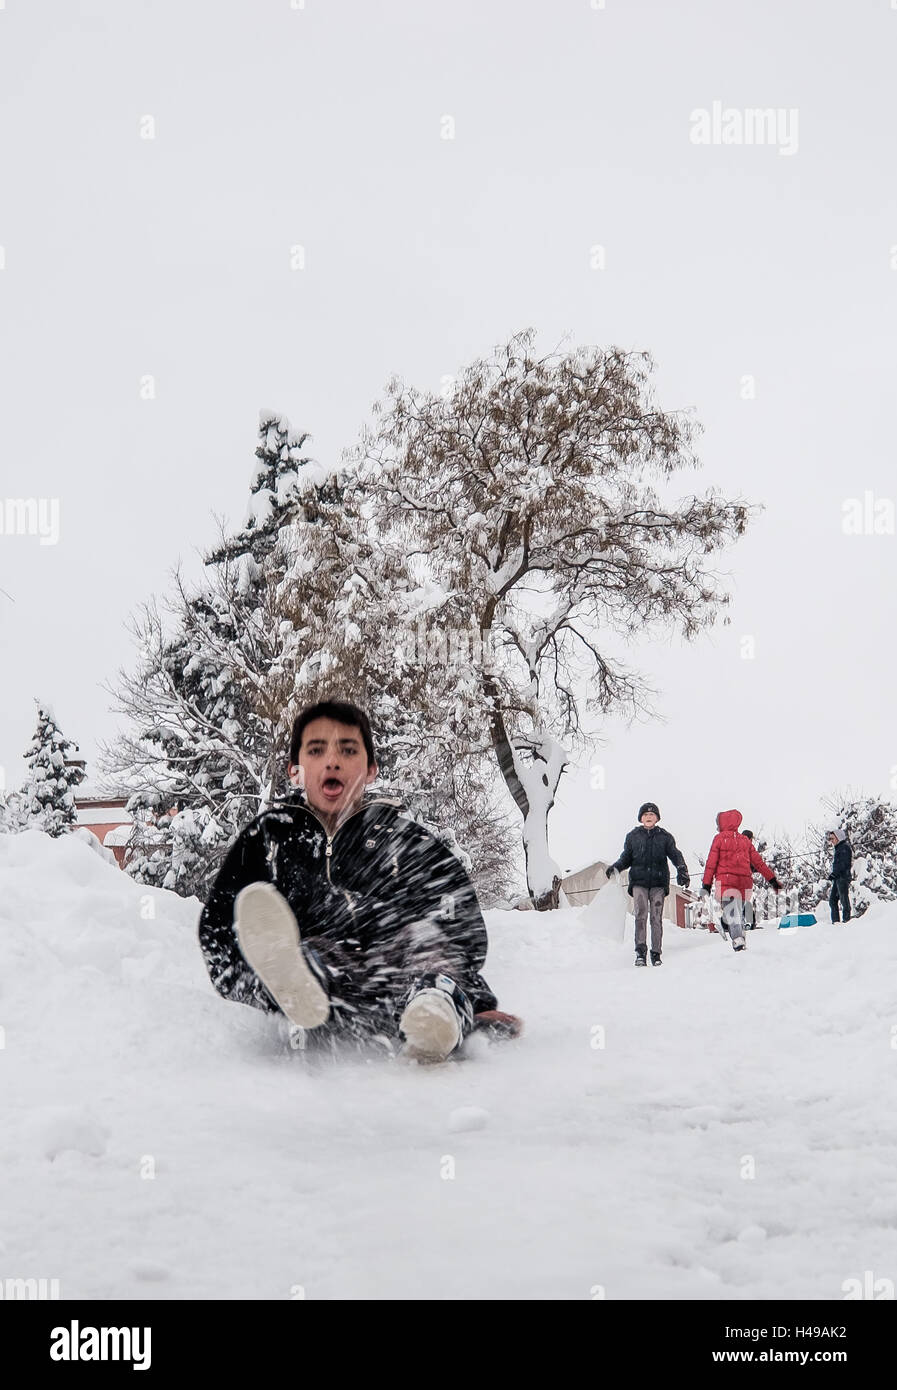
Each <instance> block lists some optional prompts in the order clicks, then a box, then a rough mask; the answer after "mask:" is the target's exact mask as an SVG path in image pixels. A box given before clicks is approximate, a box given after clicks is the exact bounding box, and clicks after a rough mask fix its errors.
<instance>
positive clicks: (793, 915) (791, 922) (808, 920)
mask: <svg viewBox="0 0 897 1390" xmlns="http://www.w3.org/2000/svg"><path fill="white" fill-rule="evenodd" d="M815 925H816V917H815V916H814V914H813V913H812V912H788V913H786V914H785V916H784V917H783V918H782V920H781V921H780V922H779V931H781V930H782V928H783V927H815Z"/></svg>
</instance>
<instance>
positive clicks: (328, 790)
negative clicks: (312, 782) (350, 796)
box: [321, 777, 345, 801]
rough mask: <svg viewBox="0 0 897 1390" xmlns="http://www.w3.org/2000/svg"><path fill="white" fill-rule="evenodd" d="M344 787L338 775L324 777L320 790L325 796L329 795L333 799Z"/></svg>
mask: <svg viewBox="0 0 897 1390" xmlns="http://www.w3.org/2000/svg"><path fill="white" fill-rule="evenodd" d="M344 789H345V783H343V782H341V781H340V779H339V778H338V777H325V778H324V781H323V782H322V783H321V791H322V792H323V793H324V795H325V796H329V797H331V798H332V799H333V800H334V801H335V800H336V798H337V797H338V796H339V795H340V794H341V793H342V792H343V790H344Z"/></svg>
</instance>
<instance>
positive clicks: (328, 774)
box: [288, 719, 377, 817]
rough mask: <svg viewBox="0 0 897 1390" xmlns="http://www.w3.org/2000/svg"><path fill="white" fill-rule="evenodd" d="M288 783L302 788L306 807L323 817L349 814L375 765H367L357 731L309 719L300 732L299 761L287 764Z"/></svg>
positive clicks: (346, 726)
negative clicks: (308, 722)
mask: <svg viewBox="0 0 897 1390" xmlns="http://www.w3.org/2000/svg"><path fill="white" fill-rule="evenodd" d="M288 771H289V776H290V782H291V783H292V784H293V786H294V787H301V786H304V787H305V796H306V799H307V801H308V804H309V806H312V807H314V809H315V810H316V811H321V812H322V813H323V814H324V815H326V816H337V817H338V816H339V815H340V814H342V813H344V812H349V811H351V810H352V809H353V808H354V806H355V803H356V802H357V801H360V800H361V796H362V793H363V791H364V789H365V787H366V786H367V785H368V783H369V782H373V780H374V778H375V777H376V776H377V764H376V763H372V764H371V765H370V766H368V755H367V751H366V749H365V746H364V740H363V738H362V737H361V730H360V729H356V728H354V727H353V726H352V725H351V724H338V723H337V721H336V720H335V719H313V720H312V721H311V723H310V724H306V726H305V728H304V729H303V731H302V743H301V745H300V747H299V762H298V763H290V765H289V769H288Z"/></svg>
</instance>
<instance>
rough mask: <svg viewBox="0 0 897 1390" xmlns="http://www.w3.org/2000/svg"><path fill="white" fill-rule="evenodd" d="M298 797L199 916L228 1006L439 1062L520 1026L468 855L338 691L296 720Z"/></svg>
mask: <svg viewBox="0 0 897 1390" xmlns="http://www.w3.org/2000/svg"><path fill="white" fill-rule="evenodd" d="M288 772H289V778H290V782H291V784H292V786H293V787H294V791H293V793H292V795H290V796H288V797H286V798H284V799H283V800H281V801H279V802H275V803H274V805H273V806H272V807H271V808H270V809H269V810H267V811H265V812H263V814H262V815H260V816H258V817H257V818H256V819H255V820H254V821H252V822H251V823H250V824H249V825H248V826H246V828H245V829H244V830H243V831H242V832H241V833H240V835H239V836H238V838H237V840H236V841H235V843H234V844H233V845H232V846H231V849H230V852H229V853H228V855H227V858H226V859H225V861H224V864H223V865H222V867H221V871H220V873H219V874H218V877H217V879H216V880H215V883H214V885H213V888H212V891H211V893H210V895H209V900H208V902H207V903H206V905H205V908H204V909H203V912H202V916H201V918H200V922H199V940H200V945H201V947H202V952H203V956H204V957H205V962H206V967H207V969H208V972H209V976H210V978H211V981H212V984H213V985H214V986H215V988H216V989H217V990H218V992H219V994H222V995H223V996H224V998H225V999H233V1000H236V1001H238V1002H240V1003H243V1004H251V1005H253V1006H254V1007H255V1008H258V1009H263V1010H265V1012H267V1013H280V1014H283V1015H285V1016H286V1018H287V1020H288V1021H289V1024H290V1025H291V1028H290V1039H291V1044H292V1045H293V1046H298V1047H302V1048H304V1047H305V1046H306V1038H307V1035H308V1038H309V1039H311V1038H314V1039H317V1040H318V1041H320V1040H324V1039H326V1040H327V1041H328V1042H329V1041H333V1040H336V1039H337V1038H339V1037H347V1036H348V1037H353V1038H356V1039H361V1040H366V1039H370V1038H379V1039H381V1040H385V1041H386V1042H387V1044H388V1045H389V1046H390V1047H391V1046H392V1045H393V1042H395V1043H396V1044H399V1043H401V1044H402V1045H403V1050H404V1052H405V1054H406V1055H408V1056H411V1057H413V1058H416V1059H418V1060H422V1061H438V1060H442V1059H443V1058H445V1057H447V1056H448V1055H449V1054H450V1053H452V1052H454V1051H455V1050H456V1049H457V1048H459V1047H460V1046H461V1043H462V1042H463V1040H464V1038H465V1037H466V1035H467V1034H468V1033H469V1032H470V1031H471V1029H472V1028H473V1027H474V1026H478V1027H487V1028H488V1029H489V1030H490V1031H494V1032H495V1033H496V1034H497V1035H500V1034H501V1033H502V1032H505V1033H507V1032H511V1033H513V1032H514V1031H519V1020H517V1019H513V1018H512V1016H510V1015H504V1014H500V1013H499V1012H498V1009H497V1003H498V1001H497V1000H496V998H495V995H494V994H493V993H492V991H491V990H490V988H489V986H488V985H487V984H486V981H485V980H484V979H483V977H482V975H481V974H480V969H481V967H482V965H483V962H484V960H485V957H486V949H487V944H488V943H487V938H486V927H485V924H484V922H483V915H482V913H481V911H480V907H479V903H478V902H477V896H476V892H475V890H474V887H473V884H472V883H471V881H470V879H469V878H468V876H467V874H466V872H465V870H464V868H463V866H462V864H461V862H460V860H459V859H457V858H456V856H455V855H454V854H453V853H452V852H451V851H450V850H449V849H448V848H446V846H445V845H443V844H441V843H440V842H439V841H438V840H436V839H435V838H434V837H433V836H432V835H430V834H429V833H428V832H427V831H426V830H424V829H423V827H422V826H420V825H417V824H415V823H414V822H413V821H411V820H410V819H409V818H408V817H407V816H405V815H403V814H402V807H401V804H400V803H399V802H398V801H396V800H395V799H393V798H389V797H377V796H368V795H366V794H365V793H366V788H367V787H368V785H369V784H370V783H371V782H372V781H373V780H374V779H375V777H376V775H377V763H376V759H375V756H374V745H373V739H372V735H371V729H370V724H369V722H368V719H367V715H366V714H365V713H364V711H363V710H360V709H359V708H358V707H357V706H355V705H350V704H347V703H345V702H343V701H339V700H329V701H322V702H321V703H320V704H317V705H313V706H309V707H307V708H306V709H304V710H303V711H302V712H301V713H300V714H299V715H298V716H297V718H296V721H295V723H294V725H293V735H292V742H291V747H290V761H289V769H288Z"/></svg>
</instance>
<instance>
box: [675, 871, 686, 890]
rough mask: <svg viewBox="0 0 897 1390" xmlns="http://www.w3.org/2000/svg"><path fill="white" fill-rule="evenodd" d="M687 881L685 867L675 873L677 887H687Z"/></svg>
mask: <svg viewBox="0 0 897 1390" xmlns="http://www.w3.org/2000/svg"><path fill="white" fill-rule="evenodd" d="M688 881H689V876H688V870H687V869H680V870H679V872H678V873H677V875H676V882H677V883H678V885H679V887H680V888H687V887H688Z"/></svg>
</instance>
